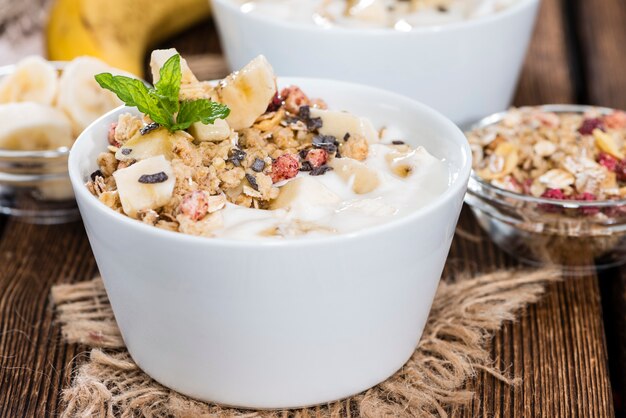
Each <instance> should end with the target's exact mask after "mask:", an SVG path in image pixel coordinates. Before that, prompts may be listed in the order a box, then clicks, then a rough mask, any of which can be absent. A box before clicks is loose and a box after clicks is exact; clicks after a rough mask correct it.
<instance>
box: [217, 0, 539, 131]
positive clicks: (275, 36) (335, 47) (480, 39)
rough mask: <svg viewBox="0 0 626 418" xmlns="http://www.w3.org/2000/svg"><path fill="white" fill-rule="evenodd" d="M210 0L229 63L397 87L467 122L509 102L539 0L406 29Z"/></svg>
mask: <svg viewBox="0 0 626 418" xmlns="http://www.w3.org/2000/svg"><path fill="white" fill-rule="evenodd" d="M212 5H213V11H214V14H215V18H216V20H217V27H218V29H219V32H220V39H221V42H222V46H223V49H224V52H225V54H226V58H227V60H228V64H229V65H230V67H231V69H233V70H234V69H239V68H242V67H243V66H244V65H245V64H246V63H247V62H248V61H250V60H251V59H252V58H254V57H255V56H257V55H259V54H264V55H265V56H266V57H267V58H268V60H269V61H270V62H271V63H272V65H273V66H274V69H275V70H276V73H277V74H286V75H290V76H304V77H320V78H332V79H338V80H346V81H351V82H356V83H362V84H366V85H371V86H376V87H381V88H384V89H387V90H391V91H396V92H398V93H401V94H403V95H407V96H409V97H412V98H414V99H416V100H419V101H421V102H423V103H425V104H427V105H428V106H431V107H433V108H435V109H436V110H439V111H440V112H442V113H443V114H444V115H446V116H448V117H449V118H450V119H452V120H453V121H454V122H456V123H457V124H459V125H461V126H466V125H468V124H469V123H472V122H475V121H476V120H478V119H481V118H482V117H484V116H486V115H489V114H492V113H495V112H498V111H501V110H505V109H506V108H507V107H508V106H509V105H510V104H511V100H512V98H513V94H514V92H515V87H516V84H517V80H518V78H519V74H520V71H521V68H522V65H523V62H524V57H525V54H526V49H527V47H528V43H529V41H530V36H531V33H532V29H533V26H534V22H535V16H536V14H537V8H538V6H539V0H519V1H518V2H517V3H515V4H513V5H511V6H510V7H508V8H507V9H505V10H503V11H501V12H498V13H494V14H492V15H488V16H485V17H482V18H477V19H474V20H468V21H464V22H458V23H449V24H444V25H441V26H430V27H420V28H415V29H414V30H412V31H410V32H401V31H397V30H393V29H384V28H383V29H358V28H341V27H333V28H321V27H316V26H314V25H312V24H311V25H309V24H306V23H301V22H289V21H282V20H279V19H275V18H271V17H267V16H263V15H257V14H254V13H244V12H242V11H241V10H240V7H239V5H238V4H237V3H236V1H235V0H212Z"/></svg>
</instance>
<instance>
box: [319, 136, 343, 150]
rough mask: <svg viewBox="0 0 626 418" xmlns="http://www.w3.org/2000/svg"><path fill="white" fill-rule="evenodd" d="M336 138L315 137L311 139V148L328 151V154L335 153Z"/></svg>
mask: <svg viewBox="0 0 626 418" xmlns="http://www.w3.org/2000/svg"><path fill="white" fill-rule="evenodd" d="M337 145H339V143H338V142H337V138H335V137H334V136H332V135H315V136H314V137H313V146H314V147H315V148H321V149H324V150H326V151H328V152H329V153H330V154H332V153H334V152H336V151H337Z"/></svg>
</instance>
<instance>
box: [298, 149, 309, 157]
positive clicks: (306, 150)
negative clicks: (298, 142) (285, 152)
mask: <svg viewBox="0 0 626 418" xmlns="http://www.w3.org/2000/svg"><path fill="white" fill-rule="evenodd" d="M309 150H310V148H305V149H302V150H300V152H299V153H298V155H299V156H300V159H301V160H304V159H306V156H307V155H309Z"/></svg>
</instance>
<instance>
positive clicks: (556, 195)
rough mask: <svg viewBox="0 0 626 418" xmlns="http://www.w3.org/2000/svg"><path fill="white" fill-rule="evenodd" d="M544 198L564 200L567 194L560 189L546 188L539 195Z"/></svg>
mask: <svg viewBox="0 0 626 418" xmlns="http://www.w3.org/2000/svg"><path fill="white" fill-rule="evenodd" d="M541 197H543V198H544V199H556V200H566V199H567V196H565V193H563V190H561V189H547V190H546V191H545V192H543V194H542V195H541Z"/></svg>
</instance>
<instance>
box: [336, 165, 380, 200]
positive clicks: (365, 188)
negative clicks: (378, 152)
mask: <svg viewBox="0 0 626 418" xmlns="http://www.w3.org/2000/svg"><path fill="white" fill-rule="evenodd" d="M330 166H331V167H333V168H334V169H335V173H337V175H338V176H339V177H340V178H341V179H342V180H343V181H345V182H346V183H348V184H350V186H351V187H352V191H354V193H356V194H366V193H369V192H371V191H374V190H375V189H376V188H377V187H378V186H379V185H380V179H379V178H378V173H376V171H374V170H372V169H371V168H369V167H368V166H366V165H365V164H363V163H361V162H359V161H357V160H353V159H352V158H335V159H333V160H332V161H331V163H330Z"/></svg>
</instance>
